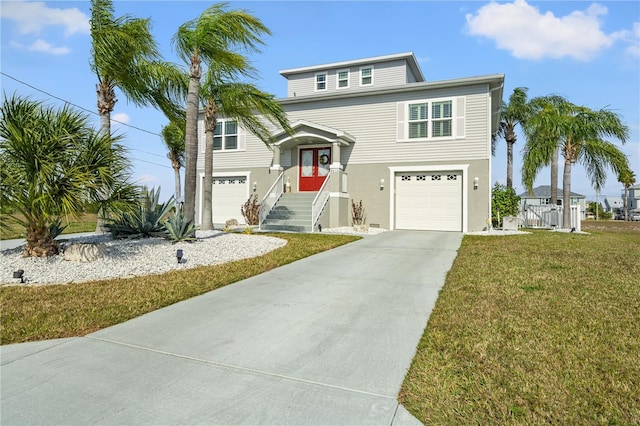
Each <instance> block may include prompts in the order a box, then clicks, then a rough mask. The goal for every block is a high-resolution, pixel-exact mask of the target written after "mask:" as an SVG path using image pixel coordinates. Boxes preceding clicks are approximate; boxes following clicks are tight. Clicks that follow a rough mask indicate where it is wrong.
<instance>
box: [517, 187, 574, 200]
mask: <svg viewBox="0 0 640 426" xmlns="http://www.w3.org/2000/svg"><path fill="white" fill-rule="evenodd" d="M571 196H572V197H574V198H585V196H584V195H582V194H578V193H576V192H573V191H571ZM519 197H520V198H549V197H551V185H540V186H537V187H535V188H533V194H530V193H529V192H528V191H525V192H523V193H522V194H519ZM558 198H562V188H558Z"/></svg>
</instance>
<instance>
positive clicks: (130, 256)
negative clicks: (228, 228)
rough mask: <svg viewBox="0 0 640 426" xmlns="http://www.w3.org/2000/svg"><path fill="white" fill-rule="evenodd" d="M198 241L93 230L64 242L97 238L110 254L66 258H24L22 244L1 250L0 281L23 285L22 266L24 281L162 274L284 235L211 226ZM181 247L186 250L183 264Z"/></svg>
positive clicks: (251, 250) (264, 247) (259, 249)
mask: <svg viewBox="0 0 640 426" xmlns="http://www.w3.org/2000/svg"><path fill="white" fill-rule="evenodd" d="M196 236H197V237H198V239H197V241H195V242H192V243H189V242H185V243H177V244H172V243H171V242H170V241H168V240H164V239H158V238H144V239H136V240H113V239H111V237H110V236H109V235H95V236H88V237H82V238H74V239H69V240H67V241H64V240H63V241H64V242H63V246H64V245H65V244H67V245H68V244H70V243H75V242H82V243H90V242H92V243H98V244H100V245H104V247H105V248H106V255H105V256H104V257H102V258H100V259H98V260H95V261H93V262H76V261H67V260H64V255H58V256H52V257H49V258H34V257H31V258H25V257H22V247H17V248H14V249H8V250H2V251H1V252H0V259H1V261H0V283H2V284H3V285H6V284H9V285H15V284H20V281H19V280H18V279H14V278H12V277H13V272H14V271H16V270H19V269H22V270H24V278H25V279H26V281H27V282H26V285H40V284H66V283H78V282H83V281H94V280H99V279H104V278H115V277H120V278H124V277H134V276H140V275H150V274H160V273H163V272H167V271H171V270H175V269H187V268H194V267H196V266H201V265H215V264H220V263H225V262H230V261H234V260H239V259H246V258H250V257H256V256H260V255H262V254H264V253H267V252H270V251H272V250H275V249H277V248H280V247H282V246H284V245H285V244H286V243H287V242H286V240H283V239H281V238H275V237H268V236H264V235H244V234H235V233H224V232H221V231H208V232H200V231H198V233H197V234H196ZM178 249H181V250H182V251H183V259H182V262H181V263H180V264H179V263H178V260H177V258H176V252H177V250H178Z"/></svg>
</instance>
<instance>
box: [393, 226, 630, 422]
mask: <svg viewBox="0 0 640 426" xmlns="http://www.w3.org/2000/svg"><path fill="white" fill-rule="evenodd" d="M583 229H584V230H589V229H593V230H594V231H593V232H592V234H591V235H577V234H566V233H552V232H548V231H539V232H534V233H532V234H531V235H522V236H508V237H479V236H465V237H464V239H463V243H462V246H461V248H460V251H459V254H458V256H457V258H456V260H455V262H454V264H453V267H452V269H451V271H450V272H449V274H448V276H447V280H446V283H445V285H444V287H443V289H442V291H441V293H440V296H439V298H438V301H437V303H436V306H435V307H434V310H433V313H432V315H431V317H430V319H429V323H428V325H427V328H426V330H425V333H424V335H423V337H422V340H421V342H420V344H419V347H418V351H417V354H416V356H415V358H414V360H413V363H412V366H411V369H410V371H409V372H408V374H407V376H406V378H405V382H404V384H403V386H402V390H401V392H400V397H399V399H400V402H402V403H403V404H404V405H405V407H406V408H407V409H408V410H409V411H410V412H411V413H412V414H413V415H414V416H416V417H417V418H418V419H419V420H421V421H422V422H423V423H424V424H427V425H432V424H437V425H441V424H447V425H448V424H491V425H496V424H498V425H500V424H509V425H520V424H522V425H532V424H533V425H535V424H561V425H581V424H589V425H591V424H609V425H638V424H640V391H639V389H640V257H639V256H640V230H639V229H638V226H637V225H634V224H625V223H623V222H617V223H616V222H611V224H610V225H607V224H606V223H602V222H593V223H585V225H584V227H583Z"/></svg>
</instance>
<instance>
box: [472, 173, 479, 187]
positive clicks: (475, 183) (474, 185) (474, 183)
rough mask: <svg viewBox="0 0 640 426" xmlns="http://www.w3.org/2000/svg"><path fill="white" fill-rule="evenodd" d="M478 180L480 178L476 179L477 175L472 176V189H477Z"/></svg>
mask: <svg viewBox="0 0 640 426" xmlns="http://www.w3.org/2000/svg"><path fill="white" fill-rule="evenodd" d="M479 181H480V179H478V177H477V176H476V177H474V178H473V189H478V182H479Z"/></svg>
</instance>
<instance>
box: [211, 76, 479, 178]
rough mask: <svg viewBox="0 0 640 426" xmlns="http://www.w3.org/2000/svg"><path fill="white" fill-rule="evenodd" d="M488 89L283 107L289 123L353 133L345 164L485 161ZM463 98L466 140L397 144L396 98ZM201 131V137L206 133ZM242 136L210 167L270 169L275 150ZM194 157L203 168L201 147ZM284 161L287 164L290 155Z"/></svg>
mask: <svg viewBox="0 0 640 426" xmlns="http://www.w3.org/2000/svg"><path fill="white" fill-rule="evenodd" d="M487 90H488V87H487V86H486V85H478V86H473V87H466V88H459V89H454V90H451V89H448V90H429V91H421V92H418V93H400V94H398V93H396V94H389V95H378V96H366V97H362V98H349V99H337V100H331V99H327V100H322V101H316V102H304V103H300V104H290V103H287V104H285V105H284V108H285V111H287V114H288V116H289V121H290V122H291V123H294V122H296V121H297V120H301V119H304V120H308V121H311V122H313V123H317V124H320V125H324V126H328V127H332V128H334V129H338V130H341V131H344V132H347V133H349V134H351V135H352V136H354V137H355V139H356V142H355V143H354V144H353V145H352V146H351V147H343V149H342V155H341V157H342V158H341V161H342V163H343V164H366V163H388V162H398V161H400V162H424V161H468V160H473V159H487V158H489V156H490V155H491V151H490V131H489V125H490V124H489V123H490V114H489V111H490V108H489V104H488V102H489V101H490V97H489V94H488V92H487ZM462 96H464V97H465V100H464V103H465V137H464V138H460V139H457V140H429V141H425V142H396V140H397V136H396V132H397V126H396V123H397V105H398V102H407V101H414V100H424V99H435V98H448V97H462ZM199 125H201V122H200V123H199ZM199 130H200V131H201V138H202V140H204V132H203V131H202V130H201V129H199ZM244 137H245V146H246V149H245V150H242V151H231V152H223V151H215V152H214V155H213V158H214V160H213V161H214V163H213V164H214V168H216V169H225V168H243V167H244V168H246V167H269V166H270V165H271V160H272V156H273V154H272V152H271V151H270V150H269V149H268V148H267V147H266V146H265V145H264V143H263V142H262V141H260V140H259V139H258V138H256V137H255V136H253V135H252V134H250V133H247V134H246V135H244ZM198 155H199V157H198V168H199V169H202V168H203V166H204V155H203V154H202V151H201V150H200V151H199V152H198ZM285 155H286V154H285ZM288 160H289V161H288V162H289V163H291V162H292V160H293V158H290V159H288ZM285 162H287V161H285Z"/></svg>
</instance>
